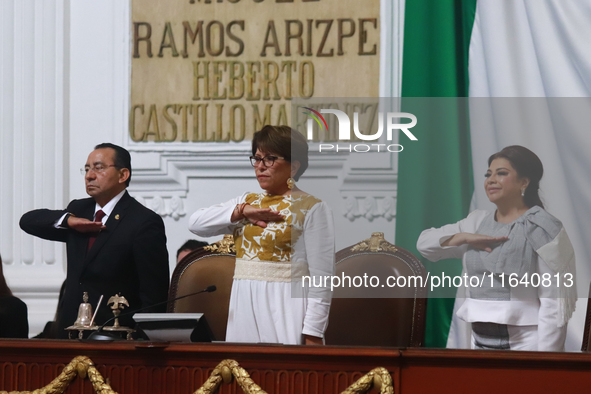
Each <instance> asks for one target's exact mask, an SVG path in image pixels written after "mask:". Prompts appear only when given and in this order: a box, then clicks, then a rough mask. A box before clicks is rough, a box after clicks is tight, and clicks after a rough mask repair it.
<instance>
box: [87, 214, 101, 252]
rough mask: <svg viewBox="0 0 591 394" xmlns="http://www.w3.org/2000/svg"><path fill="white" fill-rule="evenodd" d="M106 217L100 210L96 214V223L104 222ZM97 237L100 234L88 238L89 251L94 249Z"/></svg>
mask: <svg viewBox="0 0 591 394" xmlns="http://www.w3.org/2000/svg"><path fill="white" fill-rule="evenodd" d="M104 217H105V213H104V212H103V211H102V210H101V209H99V210H98V211H96V214H95V215H94V221H95V222H102V221H103V218H104ZM97 235H98V233H96V234H94V235H93V236H92V237H90V238H88V250H90V248H92V245H94V241H96V236H97Z"/></svg>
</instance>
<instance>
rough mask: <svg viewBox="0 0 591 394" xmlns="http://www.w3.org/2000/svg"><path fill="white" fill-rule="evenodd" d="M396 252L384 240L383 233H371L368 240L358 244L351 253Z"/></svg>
mask: <svg viewBox="0 0 591 394" xmlns="http://www.w3.org/2000/svg"><path fill="white" fill-rule="evenodd" d="M366 251H370V252H374V253H375V252H397V251H398V248H397V247H396V246H394V245H392V244H391V243H390V242H388V241H386V240H385V239H384V233H372V234H371V238H370V239H366V240H364V241H361V242H359V243H358V244H356V245H354V246H353V247H352V248H351V252H366Z"/></svg>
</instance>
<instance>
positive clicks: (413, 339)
mask: <svg viewBox="0 0 591 394" xmlns="http://www.w3.org/2000/svg"><path fill="white" fill-rule="evenodd" d="M365 274H366V275H367V282H368V284H369V283H371V281H370V279H371V277H372V276H377V277H378V278H379V279H380V284H379V285H378V286H377V287H371V285H370V286H368V287H365V283H364V284H363V286H361V287H352V288H348V287H338V288H335V289H334V292H333V299H332V305H331V310H330V315H329V320H328V328H327V331H326V333H325V338H326V344H327V345H352V346H392V347H408V346H415V347H416V346H422V345H423V340H424V336H425V313H426V306H427V305H426V298H427V287H426V286H425V287H415V286H406V287H388V286H387V284H386V280H387V278H388V277H389V276H392V277H402V276H404V277H407V278H409V277H411V276H415V277H417V276H418V277H422V278H423V280H425V279H426V276H427V272H426V270H425V267H424V266H423V264H421V262H420V261H419V260H418V259H417V258H416V257H415V256H414V255H413V254H412V253H410V252H409V251H407V250H405V249H402V248H400V247H398V246H395V245H392V244H391V243H389V242H387V241H386V240H384V234H383V233H373V234H372V236H371V238H370V239H367V240H365V241H362V242H360V243H358V244H356V245H353V246H351V247H348V248H345V249H343V250H341V251H339V252H338V253H337V254H336V274H335V275H337V276H338V277H340V278H341V279H342V277H343V275H345V277H351V278H352V279H353V278H354V277H356V276H357V277H359V278H363V276H364V275H365ZM358 283H359V281H358ZM353 284H354V283H353ZM373 284H374V285H375V284H376V281H375V279H374V281H373ZM382 285H384V286H383V287H382Z"/></svg>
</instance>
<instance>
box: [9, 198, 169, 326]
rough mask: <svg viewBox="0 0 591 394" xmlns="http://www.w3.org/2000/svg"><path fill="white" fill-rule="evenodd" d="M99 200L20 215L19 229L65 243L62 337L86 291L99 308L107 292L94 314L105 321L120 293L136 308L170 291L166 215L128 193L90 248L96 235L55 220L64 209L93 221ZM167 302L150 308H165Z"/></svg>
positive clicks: (125, 320)
mask: <svg viewBox="0 0 591 394" xmlns="http://www.w3.org/2000/svg"><path fill="white" fill-rule="evenodd" d="M94 208H95V201H94V200H93V199H92V198H86V199H83V200H74V201H72V202H70V204H69V205H68V207H67V208H66V210H63V211H61V210H55V211H54V210H48V209H38V210H34V211H31V212H27V213H26V214H24V215H23V217H22V218H21V220H20V226H21V228H22V229H23V230H24V231H26V232H27V233H29V234H32V235H35V236H37V237H40V238H43V239H48V240H52V241H61V242H66V248H67V255H68V272H67V277H66V288H65V293H64V299H63V303H62V306H61V308H59V309H58V318H57V324H58V337H62V338H65V337H66V336H67V334H66V333H65V331H64V328H65V327H68V326H70V325H72V324H73V323H74V321H75V320H76V317H77V315H78V307H79V305H80V303H81V302H82V294H83V292H85V291H86V292H88V296H89V301H88V302H89V303H91V304H92V306H93V308H96V305H97V303H98V300H99V298H100V296H101V294H102V295H104V298H103V302H102V304H101V306H100V308H99V311H98V313H97V317H96V321H95V322H96V323H97V324H99V325H100V324H102V323H104V322H105V321H106V320H107V319H109V318H110V317H113V313H112V311H111V309H110V307H108V306H107V301H108V300H109V298H110V297H111V296H113V295H116V294H118V293H121V295H123V296H124V297H125V298H126V299H127V301H128V302H129V308H128V309H126V310H124V311H123V312H122V313H124V312H125V311H127V310H135V309H138V308H140V307H145V306H149V305H152V304H155V303H157V302H162V301H165V300H166V299H167V296H168V282H169V270H168V251H167V250H166V235H165V232H164V223H163V222H162V218H161V217H160V216H159V215H157V214H156V213H155V212H153V211H151V210H150V209H148V208H146V207H144V206H143V205H142V204H140V203H139V202H137V201H136V200H135V199H134V198H132V197H131V196H130V195H129V194H128V193H127V192H125V194H124V195H123V197H122V198H121V200H120V201H119V202H118V203H117V205H116V206H115V208H114V209H113V212H112V213H111V215H110V216H109V218H108V220H107V222H106V223H105V226H106V227H107V228H106V230H103V231H101V232H100V233H99V234H98V236H97V238H96V241H95V243H94V245H93V246H92V248H91V249H90V250H89V251H88V252H87V247H88V239H89V238H90V236H91V235H92V234H88V233H80V232H77V231H75V230H71V229H58V228H55V226H54V224H55V222H56V221H57V220H58V219H59V218H60V217H61V216H62V215H63V214H64V213H66V212H70V213H72V214H74V215H76V216H77V217H80V218H86V219H89V220H93V216H94ZM165 311H166V305H162V306H160V307H156V308H152V309H151V310H147V311H146V312H165ZM120 324H121V325H133V321H132V320H131V318H130V317H127V318H122V319H120Z"/></svg>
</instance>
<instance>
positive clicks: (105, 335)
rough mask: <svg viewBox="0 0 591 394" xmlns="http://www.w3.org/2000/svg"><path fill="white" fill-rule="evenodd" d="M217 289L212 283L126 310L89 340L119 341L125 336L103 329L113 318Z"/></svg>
mask: <svg viewBox="0 0 591 394" xmlns="http://www.w3.org/2000/svg"><path fill="white" fill-rule="evenodd" d="M216 290H217V287H216V286H215V285H210V286H207V287H206V288H205V289H203V290H199V291H196V292H195V293H190V294H185V295H183V296H180V297H175V298H173V299H171V300H166V301H162V302H158V303H156V304H153V305H148V306H145V307H143V308H139V309H135V310H133V311H129V312H125V313H122V314H120V315H119V316H113V317H111V318H110V319H108V320H107V321H106V322H105V323H104V324H103V325H101V326H100V327H99V328H98V330H96V331H93V332H92V333H91V334H90V335H89V336H88V340H90V341H119V340H123V338H121V337H120V336H119V335H118V334H117V333H116V332H104V331H103V328H105V326H106V325H107V324H109V323H110V322H112V321H113V320H115V319H117V318H119V317H123V316H129V315H132V314H136V313H138V312H141V311H145V310H146V309H150V308H153V307H155V306H160V305H164V304H168V303H169V302H174V301H178V300H182V299H183V298H187V297H191V296H194V295H197V294H201V293H213V292H214V291H216Z"/></svg>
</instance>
